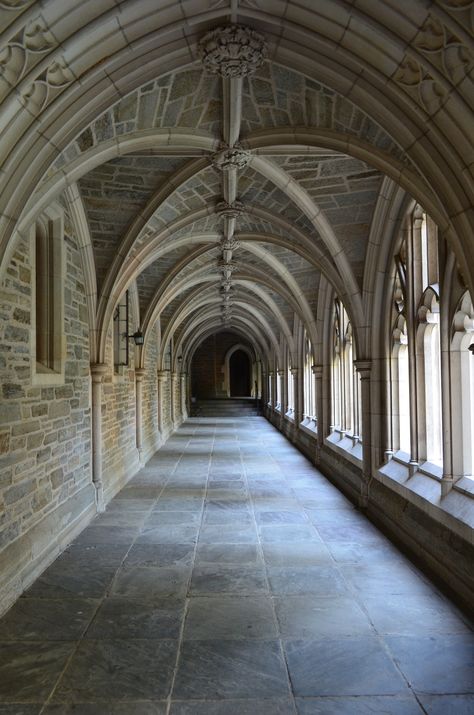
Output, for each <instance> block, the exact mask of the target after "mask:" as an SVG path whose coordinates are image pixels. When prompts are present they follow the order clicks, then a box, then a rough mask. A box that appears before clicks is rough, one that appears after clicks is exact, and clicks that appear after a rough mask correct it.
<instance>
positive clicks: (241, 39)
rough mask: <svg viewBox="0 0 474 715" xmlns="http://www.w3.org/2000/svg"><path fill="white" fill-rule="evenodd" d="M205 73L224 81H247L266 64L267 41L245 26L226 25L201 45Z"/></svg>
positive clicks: (205, 39)
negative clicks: (246, 78) (237, 78)
mask: <svg viewBox="0 0 474 715" xmlns="http://www.w3.org/2000/svg"><path fill="white" fill-rule="evenodd" d="M199 53H200V57H201V60H202V63H203V65H204V67H205V69H206V70H207V71H208V72H209V73H210V74H219V75H220V76H221V77H226V78H231V77H247V76H248V75H251V74H253V73H254V72H255V70H257V69H258V68H259V67H260V65H261V64H262V62H263V60H264V58H265V56H266V54H267V47H266V43H265V39H264V37H263V36H262V35H260V33H258V32H255V30H252V29H251V28H250V27H246V26H245V25H224V26H222V27H217V28H216V29H215V30H211V32H208V33H207V35H205V36H204V37H203V38H202V40H201V42H200V43H199Z"/></svg>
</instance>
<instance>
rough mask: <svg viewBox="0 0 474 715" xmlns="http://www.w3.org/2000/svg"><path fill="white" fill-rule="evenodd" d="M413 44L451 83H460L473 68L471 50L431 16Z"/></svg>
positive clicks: (473, 59)
mask: <svg viewBox="0 0 474 715" xmlns="http://www.w3.org/2000/svg"><path fill="white" fill-rule="evenodd" d="M413 44H414V46H415V47H416V48H417V49H418V50H419V51H420V52H421V53H423V54H424V55H426V57H427V58H428V59H429V61H430V62H432V63H433V64H434V65H435V66H436V67H437V68H438V69H439V70H440V72H442V73H443V74H444V75H445V76H446V77H447V78H448V79H449V80H450V81H451V82H455V83H458V82H459V81H461V80H462V79H463V78H464V77H465V76H466V75H467V74H468V73H469V71H470V69H471V68H472V66H473V61H474V57H473V54H472V52H471V50H470V49H469V48H468V47H467V46H466V45H465V44H463V42H462V40H461V39H460V38H459V37H457V36H456V35H455V34H454V33H453V32H452V31H451V30H450V29H449V28H448V27H446V26H445V25H443V24H442V23H441V22H440V21H439V20H438V19H437V18H435V17H432V16H431V15H430V16H429V17H427V19H426V21H425V23H424V25H423V27H422V28H421V30H420V32H419V33H418V35H417V36H416V37H415V40H414V42H413Z"/></svg>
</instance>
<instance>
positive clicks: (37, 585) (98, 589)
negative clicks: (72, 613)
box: [23, 560, 117, 599]
mask: <svg viewBox="0 0 474 715" xmlns="http://www.w3.org/2000/svg"><path fill="white" fill-rule="evenodd" d="M116 571H117V568H116V567H112V566H103V565H100V564H98V565H96V564H91V565H90V566H89V567H88V568H87V569H84V570H82V571H81V570H80V569H79V568H78V566H77V564H75V563H61V562H60V561H59V560H58V561H56V562H55V563H53V564H52V566H50V567H49V568H48V569H46V571H45V572H44V573H43V574H42V575H41V576H40V577H39V578H38V579H37V580H36V581H35V582H34V584H33V585H32V586H31V587H30V588H29V589H28V590H27V591H25V593H24V594H23V598H65V599H66V598H77V597H78V596H83V597H85V598H102V596H104V594H105V592H106V591H107V589H108V588H109V586H110V584H111V583H112V579H113V578H114V576H115V573H116Z"/></svg>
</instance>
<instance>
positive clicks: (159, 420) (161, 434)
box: [157, 370, 168, 441]
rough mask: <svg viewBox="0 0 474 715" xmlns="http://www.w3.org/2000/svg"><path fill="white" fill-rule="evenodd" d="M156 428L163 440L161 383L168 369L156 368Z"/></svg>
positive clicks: (166, 375)
mask: <svg viewBox="0 0 474 715" xmlns="http://www.w3.org/2000/svg"><path fill="white" fill-rule="evenodd" d="M157 374H158V429H159V431H160V437H161V440H162V441H163V432H164V424H163V385H164V383H165V381H166V380H167V379H168V371H167V370H158V373H157Z"/></svg>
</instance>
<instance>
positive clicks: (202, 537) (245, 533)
mask: <svg viewBox="0 0 474 715" xmlns="http://www.w3.org/2000/svg"><path fill="white" fill-rule="evenodd" d="M257 540H258V539H257V531H256V529H255V526H253V525H252V524H251V525H250V526H245V525H244V526H242V525H241V524H240V523H235V524H234V523H232V524H230V523H226V524H204V525H203V526H202V527H201V531H200V532H199V543H200V544H255V543H256V542H257Z"/></svg>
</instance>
